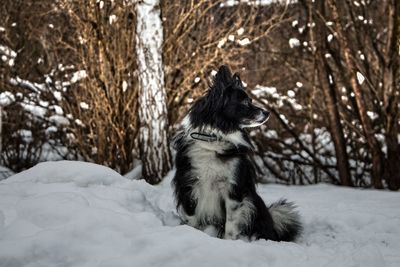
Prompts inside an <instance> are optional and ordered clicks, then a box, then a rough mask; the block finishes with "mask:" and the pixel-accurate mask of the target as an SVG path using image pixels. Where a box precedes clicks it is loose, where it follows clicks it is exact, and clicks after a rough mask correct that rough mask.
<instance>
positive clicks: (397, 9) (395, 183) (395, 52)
mask: <svg viewBox="0 0 400 267" xmlns="http://www.w3.org/2000/svg"><path fill="white" fill-rule="evenodd" d="M388 8H389V16H388V20H389V23H388V24H389V27H388V28H389V34H388V36H389V37H388V43H387V49H386V51H387V54H386V57H385V68H384V75H383V94H384V97H383V105H384V113H385V124H386V125H385V126H386V127H385V139H386V146H387V158H386V164H385V167H386V168H385V177H386V181H387V184H388V187H389V189H390V190H399V189H400V164H399V163H400V144H399V141H398V137H397V135H398V132H399V131H398V120H399V106H398V101H399V97H398V95H397V94H396V92H398V90H399V88H398V85H397V81H398V80H397V81H396V77H398V72H399V59H398V57H399V54H400V47H399V45H400V3H399V2H398V1H397V0H395V1H391V2H390V4H389V6H388Z"/></svg>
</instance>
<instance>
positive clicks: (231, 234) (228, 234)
mask: <svg viewBox="0 0 400 267" xmlns="http://www.w3.org/2000/svg"><path fill="white" fill-rule="evenodd" d="M238 238H239V233H236V232H235V231H226V232H225V234H224V239H230V240H236V239H238Z"/></svg>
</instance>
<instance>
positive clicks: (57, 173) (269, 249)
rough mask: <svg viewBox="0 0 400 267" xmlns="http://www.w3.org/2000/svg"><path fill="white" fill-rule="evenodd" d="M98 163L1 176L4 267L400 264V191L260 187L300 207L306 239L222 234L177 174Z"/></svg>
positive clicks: (271, 197) (266, 195)
mask: <svg viewBox="0 0 400 267" xmlns="http://www.w3.org/2000/svg"><path fill="white" fill-rule="evenodd" d="M172 175H173V172H171V173H169V175H168V176H167V177H166V178H165V180H164V181H163V182H162V183H161V184H160V185H158V186H150V185H149V184H147V183H145V182H144V181H142V180H129V179H126V178H125V177H122V176H121V175H119V174H118V173H116V172H115V171H113V170H111V169H109V168H107V167H103V166H99V165H95V164H92V163H83V162H72V161H60V162H46V163H41V164H39V165H37V166H35V167H34V168H31V169H29V170H27V171H24V172H22V173H19V174H16V175H14V176H12V177H10V178H8V179H6V180H3V181H1V182H0V262H1V266H9V267H12V266H174V267H178V266H193V267H194V266H371V267H372V266H373V267H375V266H389V267H390V266H399V264H400V255H399V253H398V251H399V249H400V228H399V227H398V226H399V225H400V210H399V209H398V203H399V202H400V194H399V193H395V192H385V191H374V190H361V189H351V188H344V187H336V186H332V185H326V184H320V185H314V186H303V187H300V186H290V187H287V186H282V185H259V186H258V191H259V193H260V194H261V196H262V197H263V199H264V200H265V201H266V202H267V203H271V202H272V201H276V200H277V199H279V198H282V197H285V198H288V199H290V200H291V201H295V202H296V203H297V204H298V206H299V211H300V213H301V214H302V218H303V221H304V234H303V237H302V238H301V239H300V240H298V242H297V243H287V242H272V241H265V240H258V241H254V242H251V243H249V242H245V241H242V240H236V241H232V240H221V239H217V238H214V237H211V236H208V235H207V234H205V233H203V232H201V231H198V230H196V229H194V228H191V227H189V226H186V225H180V223H179V219H178V218H177V215H176V212H175V208H174V202H173V197H172V190H171V187H170V181H171V178H172Z"/></svg>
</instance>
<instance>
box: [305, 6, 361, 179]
mask: <svg viewBox="0 0 400 267" xmlns="http://www.w3.org/2000/svg"><path fill="white" fill-rule="evenodd" d="M312 6H313V3H312V2H311V1H310V9H312ZM316 7H317V12H318V11H319V12H320V14H323V15H325V4H324V3H323V2H318V3H316ZM315 28H316V33H317V36H318V37H317V38H318V42H317V45H316V47H315V50H316V52H315V53H314V56H315V57H316V65H317V74H318V79H319V83H320V86H321V89H322V92H323V95H324V101H325V105H326V110H327V113H328V121H329V131H330V134H331V137H332V140H333V144H334V147H335V154H336V166H337V170H338V173H339V179H340V183H341V184H342V185H344V186H353V181H352V179H351V174H350V165H349V157H348V154H347V150H346V140H345V138H344V133H343V126H342V124H341V122H340V113H339V107H338V99H337V92H336V84H335V81H334V80H333V77H334V75H333V71H332V70H331V67H330V66H329V64H328V62H327V61H326V58H325V53H326V52H327V45H328V44H327V43H326V37H325V31H324V30H323V29H324V28H325V21H323V20H317V23H316V27H315ZM330 75H331V77H332V81H330V79H329V76H330Z"/></svg>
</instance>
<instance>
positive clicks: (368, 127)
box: [328, 0, 383, 189]
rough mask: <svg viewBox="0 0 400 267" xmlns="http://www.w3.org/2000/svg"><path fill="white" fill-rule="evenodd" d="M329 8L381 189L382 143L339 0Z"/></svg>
mask: <svg viewBox="0 0 400 267" xmlns="http://www.w3.org/2000/svg"><path fill="white" fill-rule="evenodd" d="M328 5H329V8H330V9H331V12H332V17H333V20H334V21H335V23H336V26H337V27H336V30H337V37H338V42H339V45H340V47H341V54H342V56H343V59H344V63H345V64H346V66H347V68H345V70H346V76H347V78H348V80H349V82H350V86H351V89H352V90H353V92H354V95H355V100H356V103H357V110H358V112H359V115H360V119H361V125H362V127H363V131H364V135H365V138H366V141H367V145H368V147H369V149H370V151H371V155H372V173H371V176H372V185H373V187H374V188H377V189H381V188H383V185H382V174H383V167H382V152H381V150H380V145H379V143H378V140H377V139H376V138H375V135H374V134H375V132H374V129H373V127H372V123H371V121H370V119H369V118H368V115H367V109H366V101H365V99H364V95H363V92H362V89H361V86H360V85H359V84H358V82H357V76H356V75H357V68H356V66H355V63H354V62H353V60H352V58H351V50H350V46H349V42H348V40H347V37H346V35H345V31H344V29H343V27H342V25H341V21H340V17H339V13H338V9H337V5H338V3H337V1H333V0H329V1H328Z"/></svg>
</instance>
